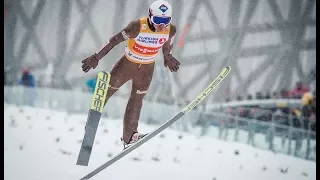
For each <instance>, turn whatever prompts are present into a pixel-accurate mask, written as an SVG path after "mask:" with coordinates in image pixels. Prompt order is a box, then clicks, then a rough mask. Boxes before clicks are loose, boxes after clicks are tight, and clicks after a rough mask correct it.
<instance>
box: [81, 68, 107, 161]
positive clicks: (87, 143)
mask: <svg viewBox="0 0 320 180" xmlns="http://www.w3.org/2000/svg"><path fill="white" fill-rule="evenodd" d="M110 77H111V75H110V73H107V72H99V73H98V77H97V82H96V86H95V90H94V93H93V97H92V102H91V108H90V109H89V112H88V118H87V122H86V126H85V134H84V137H83V140H82V144H81V148H80V152H79V155H78V160H77V165H81V166H88V163H89V159H90V155H91V150H92V147H93V142H94V138H95V136H96V132H97V128H98V125H99V121H100V117H101V113H102V111H103V108H104V104H105V99H106V96H107V92H108V87H109V82H110Z"/></svg>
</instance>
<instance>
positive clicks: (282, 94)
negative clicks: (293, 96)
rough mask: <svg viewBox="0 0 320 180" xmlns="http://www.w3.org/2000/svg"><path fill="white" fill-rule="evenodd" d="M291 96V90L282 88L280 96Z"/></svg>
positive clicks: (284, 97) (285, 97) (283, 97)
mask: <svg viewBox="0 0 320 180" xmlns="http://www.w3.org/2000/svg"><path fill="white" fill-rule="evenodd" d="M289 97H290V95H289V92H288V91H287V90H286V89H282V90H281V91H280V98H282V99H287V98H289Z"/></svg>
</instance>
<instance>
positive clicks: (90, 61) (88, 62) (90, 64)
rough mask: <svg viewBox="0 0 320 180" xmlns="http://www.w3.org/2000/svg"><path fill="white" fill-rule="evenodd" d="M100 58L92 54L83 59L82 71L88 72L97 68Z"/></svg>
mask: <svg viewBox="0 0 320 180" xmlns="http://www.w3.org/2000/svg"><path fill="white" fill-rule="evenodd" d="M98 63H99V60H98V59H97V58H96V57H95V55H91V56H90V57H88V58H86V59H84V60H82V71H84V72H86V73H87V72H88V71H89V70H90V69H91V68H93V69H95V68H96V67H97V66H98Z"/></svg>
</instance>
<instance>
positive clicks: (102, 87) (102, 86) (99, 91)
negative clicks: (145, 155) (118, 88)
mask: <svg viewBox="0 0 320 180" xmlns="http://www.w3.org/2000/svg"><path fill="white" fill-rule="evenodd" d="M107 80H108V76H107V74H105V73H102V75H101V76H100V75H99V76H98V81H97V84H96V91H95V94H94V99H93V103H92V106H91V109H92V110H95V111H98V112H102V109H103V106H104V101H105V95H106V93H107V90H108V89H107Z"/></svg>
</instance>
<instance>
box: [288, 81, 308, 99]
mask: <svg viewBox="0 0 320 180" xmlns="http://www.w3.org/2000/svg"><path fill="white" fill-rule="evenodd" d="M308 91H309V87H306V86H304V85H303V84H302V82H297V83H296V87H295V89H294V90H293V91H291V97H292V98H295V99H300V98H302V96H303V94H304V93H306V92H308Z"/></svg>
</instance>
